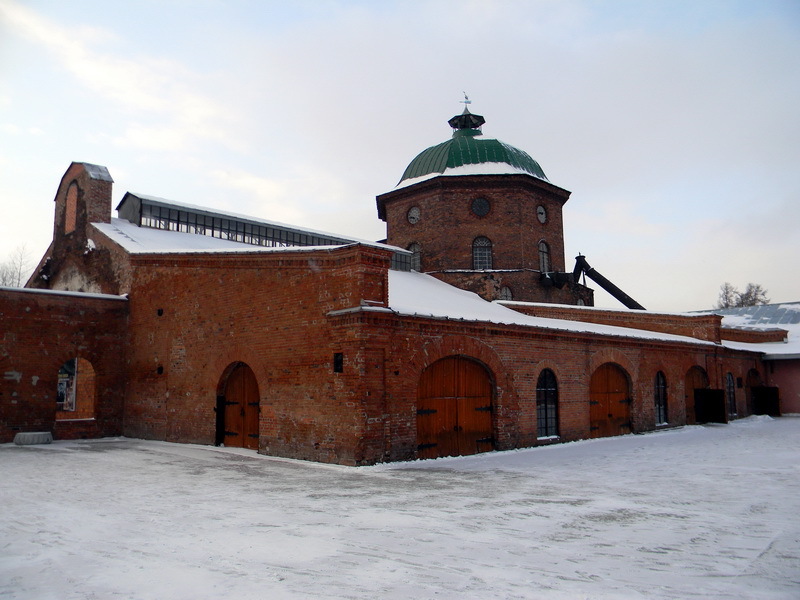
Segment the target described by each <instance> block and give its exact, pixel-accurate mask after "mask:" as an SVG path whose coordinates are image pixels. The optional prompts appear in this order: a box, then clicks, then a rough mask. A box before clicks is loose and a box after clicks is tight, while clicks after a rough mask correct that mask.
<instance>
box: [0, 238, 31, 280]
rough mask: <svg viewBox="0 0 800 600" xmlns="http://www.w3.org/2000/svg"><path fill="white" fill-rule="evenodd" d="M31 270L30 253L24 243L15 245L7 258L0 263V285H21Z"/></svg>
mask: <svg viewBox="0 0 800 600" xmlns="http://www.w3.org/2000/svg"><path fill="white" fill-rule="evenodd" d="M30 270H31V259H30V253H29V252H28V249H27V247H26V246H25V244H22V245H21V246H17V247H16V249H15V250H14V251H13V252H12V253H11V256H9V258H8V260H6V261H4V262H2V263H0V286H5V287H22V286H23V285H25V282H26V281H27V280H28V276H29V275H30Z"/></svg>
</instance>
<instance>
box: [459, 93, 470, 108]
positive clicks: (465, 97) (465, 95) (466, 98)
mask: <svg viewBox="0 0 800 600" xmlns="http://www.w3.org/2000/svg"><path fill="white" fill-rule="evenodd" d="M461 103H462V104H463V105H464V108H467V105H468V104H472V100H470V99H469V96H467V92H464V99H463V100H462V101H461Z"/></svg>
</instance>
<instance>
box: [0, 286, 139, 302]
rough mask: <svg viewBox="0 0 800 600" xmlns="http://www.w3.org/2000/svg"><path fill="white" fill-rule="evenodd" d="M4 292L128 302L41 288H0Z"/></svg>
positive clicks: (104, 295) (124, 296)
mask: <svg viewBox="0 0 800 600" xmlns="http://www.w3.org/2000/svg"><path fill="white" fill-rule="evenodd" d="M0 291H2V292H22V293H25V294H49V295H52V296H78V297H80V298H98V299H102V300H123V301H127V300H128V296H127V295H122V296H120V295H117V294H101V293H98V292H74V291H69V290H42V289H39V288H19V287H4V286H0Z"/></svg>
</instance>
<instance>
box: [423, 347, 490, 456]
mask: <svg viewBox="0 0 800 600" xmlns="http://www.w3.org/2000/svg"><path fill="white" fill-rule="evenodd" d="M493 448H494V438H493V437H492V382H491V379H490V377H489V374H488V373H487V372H486V369H484V368H483V367H482V366H481V365H480V364H478V363H477V362H475V361H472V360H469V359H467V358H464V357H461V356H451V357H448V358H444V359H442V360H440V361H437V362H435V363H434V364H432V365H431V366H430V367H428V368H427V369H426V370H425V371H424V372H423V373H422V377H421V378H420V383H419V388H418V392H417V456H418V457H419V458H436V457H438V456H461V455H467V454H477V453H478V452H487V451H489V450H492V449H493Z"/></svg>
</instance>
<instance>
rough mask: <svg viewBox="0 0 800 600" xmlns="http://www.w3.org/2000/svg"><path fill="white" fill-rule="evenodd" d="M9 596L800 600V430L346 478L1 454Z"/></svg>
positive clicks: (241, 454)
mask: <svg viewBox="0 0 800 600" xmlns="http://www.w3.org/2000/svg"><path fill="white" fill-rule="evenodd" d="M0 481H2V487H0V598H3V599H4V600H5V599H11V598H15V599H17V598H18V599H31V600H32V599H36V600H41V599H57V600H68V599H96V600H105V599H116V598H121V599H122V598H124V599H138V600H145V599H154V600H156V599H157V600H174V599H193V600H195V599H202V598H237V599H244V600H246V599H251V598H253V599H255V598H258V599H265V598H268V599H273V598H275V599H280V598H359V599H360V598H365V599H366V598H369V599H379V598H398V599H399V598H403V599H405V598H415V599H422V598H453V599H454V598H459V599H461V598H547V599H550V598H555V599H576V598H578V599H581V598H583V599H588V598H596V599H601V598H602V599H607V598H681V599H687V598H688V599H692V598H697V599H699V598H702V599H710V598H730V599H736V600H740V599H742V598H759V599H767V598H769V599H778V598H781V599H789V598H791V599H797V598H800V417H797V416H788V417H783V418H780V419H770V418H768V417H751V418H749V419H744V420H741V421H736V422H733V423H731V424H729V425H711V426H693V427H684V428H680V429H673V430H666V431H660V432H656V433H650V434H646V435H629V436H624V437H619V438H612V439H604V440H592V441H584V442H576V443H570V444H563V445H557V446H550V447H544V448H538V449H530V450H518V451H512V452H498V453H491V454H483V455H479V456H474V457H462V458H451V459H440V460H435V461H420V462H412V463H399V464H392V465H379V466H376V467H364V468H348V467H338V466H329V465H320V464H313V463H305V462H299V461H291V460H283V459H275V458H268V457H263V456H259V455H257V454H255V453H252V452H248V451H242V450H233V449H223V448H212V447H205V446H190V445H178V444H168V443H162V442H147V441H140V440H132V439H124V438H115V439H106V440H95V441H84V442H56V443H54V444H52V445H47V446H22V447H18V446H14V445H10V444H7V445H2V446H0Z"/></svg>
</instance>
